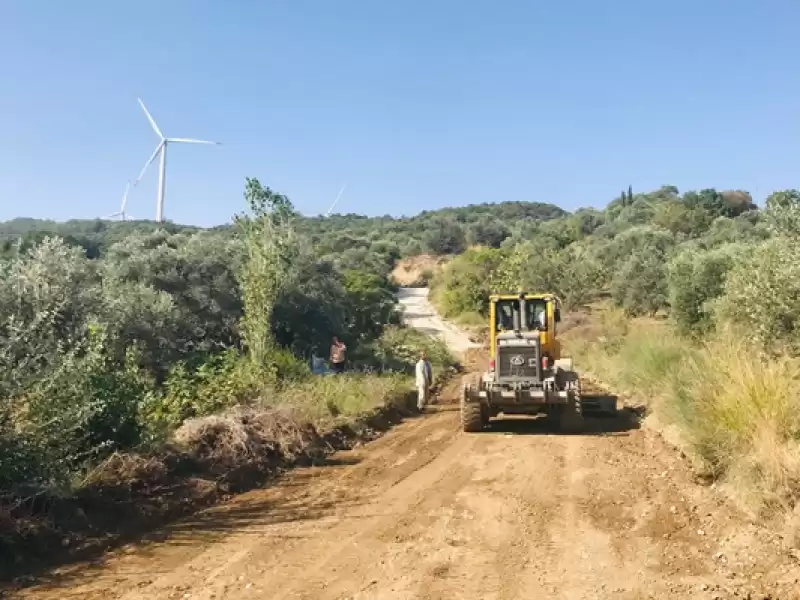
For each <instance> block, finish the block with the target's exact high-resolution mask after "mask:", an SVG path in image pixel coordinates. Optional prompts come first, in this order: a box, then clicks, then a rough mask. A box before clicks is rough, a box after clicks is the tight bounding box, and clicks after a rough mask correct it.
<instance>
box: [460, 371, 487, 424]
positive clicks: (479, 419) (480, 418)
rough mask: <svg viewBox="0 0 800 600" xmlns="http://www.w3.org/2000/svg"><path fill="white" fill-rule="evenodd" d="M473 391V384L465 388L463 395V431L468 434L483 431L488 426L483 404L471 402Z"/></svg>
mask: <svg viewBox="0 0 800 600" xmlns="http://www.w3.org/2000/svg"><path fill="white" fill-rule="evenodd" d="M472 389H473V386H472V384H470V383H468V384H466V385H465V386H464V391H463V393H462V394H461V430H462V431H464V432H466V433H476V432H478V431H481V430H483V426H484V425H485V424H486V420H485V419H484V410H483V408H482V407H481V403H480V402H470V401H469V396H470V392H471V391H472Z"/></svg>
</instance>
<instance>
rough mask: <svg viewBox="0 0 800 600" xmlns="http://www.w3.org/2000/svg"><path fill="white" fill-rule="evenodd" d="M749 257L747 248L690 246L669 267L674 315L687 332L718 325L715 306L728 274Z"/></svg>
mask: <svg viewBox="0 0 800 600" xmlns="http://www.w3.org/2000/svg"><path fill="white" fill-rule="evenodd" d="M745 255H746V247H744V246H742V245H738V244H728V245H725V246H722V247H719V248H715V249H713V250H707V251H698V249H697V248H693V247H687V248H685V249H684V250H683V251H681V252H680V253H679V254H677V255H676V256H675V257H674V258H673V259H672V260H671V261H670V263H669V265H668V287H669V303H670V307H671V315H672V318H673V319H674V320H675V323H676V324H677V326H678V328H679V330H680V331H682V332H683V333H695V332H697V333H701V332H705V331H708V330H709V329H710V328H711V327H712V326H713V324H714V321H713V306H711V303H712V301H713V300H715V299H716V298H718V297H719V296H720V295H721V294H722V291H723V288H724V285H725V279H726V276H727V274H728V272H729V271H730V270H731V269H732V268H733V267H734V266H735V265H736V264H737V263H738V262H740V261H741V260H742V259H743V258H744V257H745Z"/></svg>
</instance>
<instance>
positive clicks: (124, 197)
mask: <svg viewBox="0 0 800 600" xmlns="http://www.w3.org/2000/svg"><path fill="white" fill-rule="evenodd" d="M130 189H131V182H130V180H128V183H127V185H126V186H125V193H124V194H123V195H122V207H121V208H120V209H119V212H115V213H112V214H110V215H108V216H107V217H105V218H106V219H113V218H114V217H121V218H122V220H123V221H125V220H126V216H127V213H126V212H125V207H126V206H128V192H129V191H130Z"/></svg>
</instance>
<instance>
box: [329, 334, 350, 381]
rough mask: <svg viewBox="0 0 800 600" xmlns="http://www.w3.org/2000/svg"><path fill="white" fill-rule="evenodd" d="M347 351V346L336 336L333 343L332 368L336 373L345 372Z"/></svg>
mask: <svg viewBox="0 0 800 600" xmlns="http://www.w3.org/2000/svg"><path fill="white" fill-rule="evenodd" d="M345 352H347V346H345V345H344V344H343V343H342V342H341V341H340V340H339V338H338V337H336V336H334V338H333V344H332V345H331V368H332V369H333V372H334V373H344V363H345Z"/></svg>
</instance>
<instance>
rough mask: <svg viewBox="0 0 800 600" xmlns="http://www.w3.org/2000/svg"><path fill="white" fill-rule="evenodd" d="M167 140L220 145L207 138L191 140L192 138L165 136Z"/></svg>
mask: <svg viewBox="0 0 800 600" xmlns="http://www.w3.org/2000/svg"><path fill="white" fill-rule="evenodd" d="M167 141H168V142H179V143H181V144H212V145H214V146H221V145H222V144H221V143H220V142H209V141H208V140H193V139H192V138H167Z"/></svg>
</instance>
